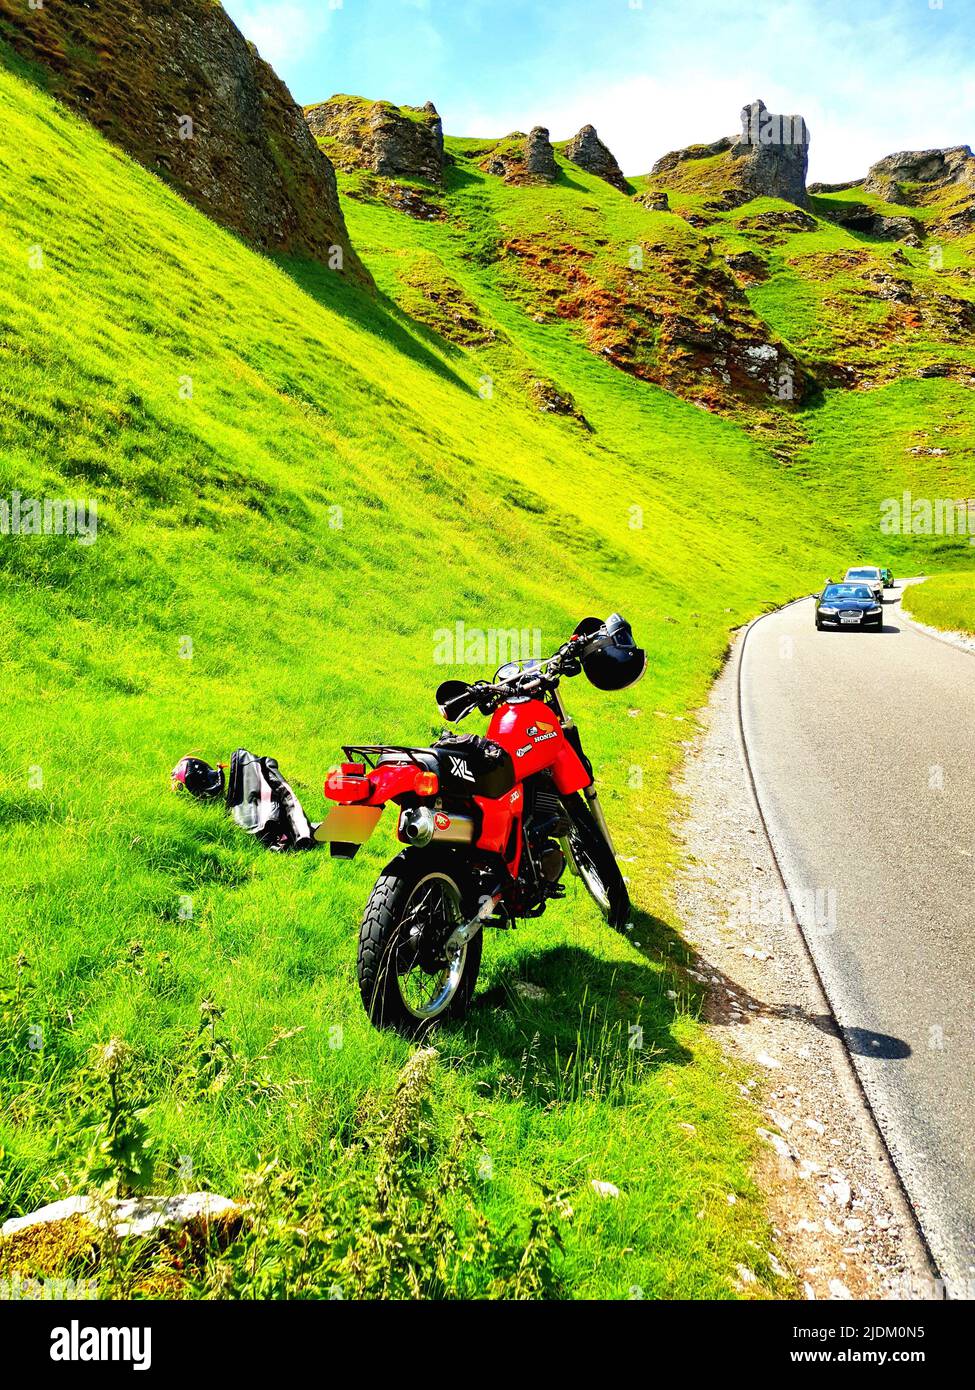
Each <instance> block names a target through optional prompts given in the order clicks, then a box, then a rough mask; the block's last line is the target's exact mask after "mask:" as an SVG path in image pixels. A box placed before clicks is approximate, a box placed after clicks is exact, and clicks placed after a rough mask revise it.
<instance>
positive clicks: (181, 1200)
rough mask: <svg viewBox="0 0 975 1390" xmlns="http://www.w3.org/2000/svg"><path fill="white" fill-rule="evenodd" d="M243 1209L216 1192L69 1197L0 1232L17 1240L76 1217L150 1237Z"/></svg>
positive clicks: (13, 1220)
mask: <svg viewBox="0 0 975 1390" xmlns="http://www.w3.org/2000/svg"><path fill="white" fill-rule="evenodd" d="M240 1210H241V1208H240V1207H239V1206H238V1205H237V1203H236V1202H231V1201H230V1200H229V1198H227V1197H220V1196H218V1195H217V1193H215V1192H188V1193H185V1194H184V1195H182V1196H179V1197H130V1198H126V1199H125V1200H120V1199H119V1198H117V1197H112V1198H110V1199H109V1200H108V1201H98V1200H97V1198H94V1197H66V1198H65V1199H64V1200H63V1201H61V1202H51V1203H50V1204H49V1205H48V1206H46V1207H41V1208H40V1209H39V1210H38V1211H34V1212H31V1213H30V1214H29V1215H28V1216H13V1217H11V1218H10V1220H9V1221H5V1222H4V1224H3V1227H2V1228H0V1235H4V1236H13V1235H16V1234H17V1233H18V1232H19V1231H26V1230H27V1229H28V1228H29V1227H31V1226H43V1225H50V1224H52V1223H56V1222H59V1221H67V1220H69V1219H70V1218H71V1217H73V1216H84V1217H86V1218H87V1219H88V1220H89V1221H90V1222H91V1224H92V1225H93V1226H98V1227H99V1228H101V1229H102V1230H105V1229H107V1228H109V1227H111V1228H112V1229H113V1230H114V1231H115V1234H116V1235H119V1236H147V1235H151V1234H152V1232H153V1231H162V1230H168V1229H170V1228H172V1227H174V1226H185V1225H186V1224H187V1222H190V1221H213V1220H216V1219H217V1218H219V1217H222V1216H230V1215H232V1214H233V1213H235V1212H239V1211H240Z"/></svg>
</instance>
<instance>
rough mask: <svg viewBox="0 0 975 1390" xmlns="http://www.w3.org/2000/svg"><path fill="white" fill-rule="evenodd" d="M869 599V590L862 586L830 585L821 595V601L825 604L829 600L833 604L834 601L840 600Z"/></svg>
mask: <svg viewBox="0 0 975 1390" xmlns="http://www.w3.org/2000/svg"><path fill="white" fill-rule="evenodd" d="M869 597H870V590H869V589H868V588H866V586H865V585H863V584H831V585H830V586H829V588H828V589H827V590H826V591H825V592H824V594H823V599H824V601H825V602H827V603H828V602H829V601H830V600H831V599H832V600H833V601H834V602H835V600H836V599H841V598H860V599H862V598H869Z"/></svg>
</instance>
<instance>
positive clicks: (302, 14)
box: [224, 0, 975, 181]
mask: <svg viewBox="0 0 975 1390" xmlns="http://www.w3.org/2000/svg"><path fill="white" fill-rule="evenodd" d="M224 6H225V8H226V9H227V11H228V12H229V13H230V14H231V15H232V17H233V18H234V19H235V20H236V22H237V24H238V25H239V26H240V27H241V29H243V31H244V33H245V34H247V36H248V38H250V39H252V40H253V41H254V42H255V43H256V44H257V46H258V48H259V49H260V51H261V53H262V54H263V55H264V57H265V58H267V59H268V61H269V62H270V63H272V64H273V66H274V67H275V68H276V69H277V71H278V73H279V74H280V75H281V77H283V78H284V80H285V81H286V82H287V83H288V85H289V87H290V88H291V91H292V92H293V94H294V96H295V98H296V99H297V100H298V101H299V102H301V103H308V102H312V101H317V100H322V99H324V98H326V97H328V96H331V95H332V94H333V93H335V92H355V93H357V94H360V95H362V96H369V97H384V98H387V99H388V100H390V101H395V102H403V103H406V102H408V103H411V104H413V105H421V104H422V103H423V102H424V101H426V100H428V99H429V100H432V101H433V102H434V103H435V104H436V106H437V109H438V110H439V111H440V114H441V115H442V117H443V120H444V126H445V129H446V130H447V132H448V133H449V134H451V135H491V134H495V135H502V134H505V133H506V132H507V131H509V130H527V129H528V128H529V127H531V126H532V125H544V126H548V128H549V129H550V130H551V132H552V138H553V139H564V138H566V137H567V136H569V135H571V134H573V133H574V132H575V131H576V130H578V129H579V127H580V126H581V125H585V124H586V123H587V122H592V124H594V125H595V126H596V128H597V130H598V131H599V134H600V136H601V137H602V138H603V139H604V140H605V141H606V143H607V144H608V145H609V146H610V148H611V149H612V150H613V152H614V154H616V156H617V158H618V159H619V161H620V163H621V164H622V166H623V168H624V170H625V171H626V172H627V173H629V174H637V173H642V172H645V171H646V170H647V169H649V167H650V165H651V164H652V163H653V161H654V160H655V159H656V158H657V157H658V156H659V155H661V154H664V153H666V151H668V150H671V149H677V148H679V147H681V146H683V145H688V144H693V143H695V142H697V141H703V140H713V139H715V138H716V137H717V136H719V135H723V134H727V133H730V132H732V131H734V130H735V129H737V125H738V111H739V109H740V107H741V106H742V105H743V104H744V102H746V101H751V100H752V99H753V98H755V97H762V98H763V100H764V101H765V102H766V103H767V104H768V106H769V107H770V108H771V109H772V110H773V111H783V112H790V113H791V112H799V113H801V114H802V115H803V116H805V118H806V120H807V122H808V124H809V127H810V130H811V132H812V145H811V150H810V178H811V179H819V180H824V181H839V180H842V179H848V178H854V177H856V176H857V175H859V174H862V173H864V172H865V171H866V168H867V166H868V165H869V164H870V163H872V162H873V161H874V160H875V159H879V158H880V157H881V156H882V155H885V154H890V153H892V152H893V151H895V150H903V149H927V148H930V147H933V146H936V145H953V144H954V145H957V144H972V143H973V141H975V39H973V35H975V0H942V3H939V0H783V3H778V4H776V3H766V2H765V0H752V3H745V0H707V3H702V2H701V0H224Z"/></svg>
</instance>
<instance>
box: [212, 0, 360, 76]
mask: <svg viewBox="0 0 975 1390" xmlns="http://www.w3.org/2000/svg"><path fill="white" fill-rule="evenodd" d="M224 8H225V9H226V11H227V13H228V14H229V15H230V17H231V19H232V20H233V21H234V23H235V24H236V25H237V27H238V28H239V29H240V30H241V32H242V33H244V34H246V36H247V37H248V38H249V39H250V41H251V42H252V43H254V44H256V45H257V49H258V52H259V53H260V55H261V57H262V58H264V59H265V61H266V62H268V63H270V64H271V66H272V67H273V68H275V69H276V70H277V71H278V72H279V73H280V72H281V69H282V68H283V67H285V66H287V64H289V63H293V62H297V61H299V60H300V59H301V58H302V57H304V56H305V55H306V54H307V53H308V51H309V50H310V49H311V48H312V47H314V45H315V44H317V42H318V41H319V40H320V39H321V37H322V36H323V35H324V34H325V33H326V31H327V30H328V27H329V25H330V23H331V21H332V16H333V14H334V13H335V10H336V9H337V8H341V6H340V5H338V4H336V5H334V6H332V7H330V6H329V3H328V0H319V3H318V4H316V5H310V6H309V5H307V4H306V3H303V0H224Z"/></svg>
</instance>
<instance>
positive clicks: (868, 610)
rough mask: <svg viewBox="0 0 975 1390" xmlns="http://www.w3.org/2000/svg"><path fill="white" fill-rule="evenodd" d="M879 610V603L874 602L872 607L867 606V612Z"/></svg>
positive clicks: (877, 611)
mask: <svg viewBox="0 0 975 1390" xmlns="http://www.w3.org/2000/svg"><path fill="white" fill-rule="evenodd" d="M880 611H881V609H880V604H879V603H876V604H874V606H873V608H868V609H867V612H868V613H879V612H880Z"/></svg>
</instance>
